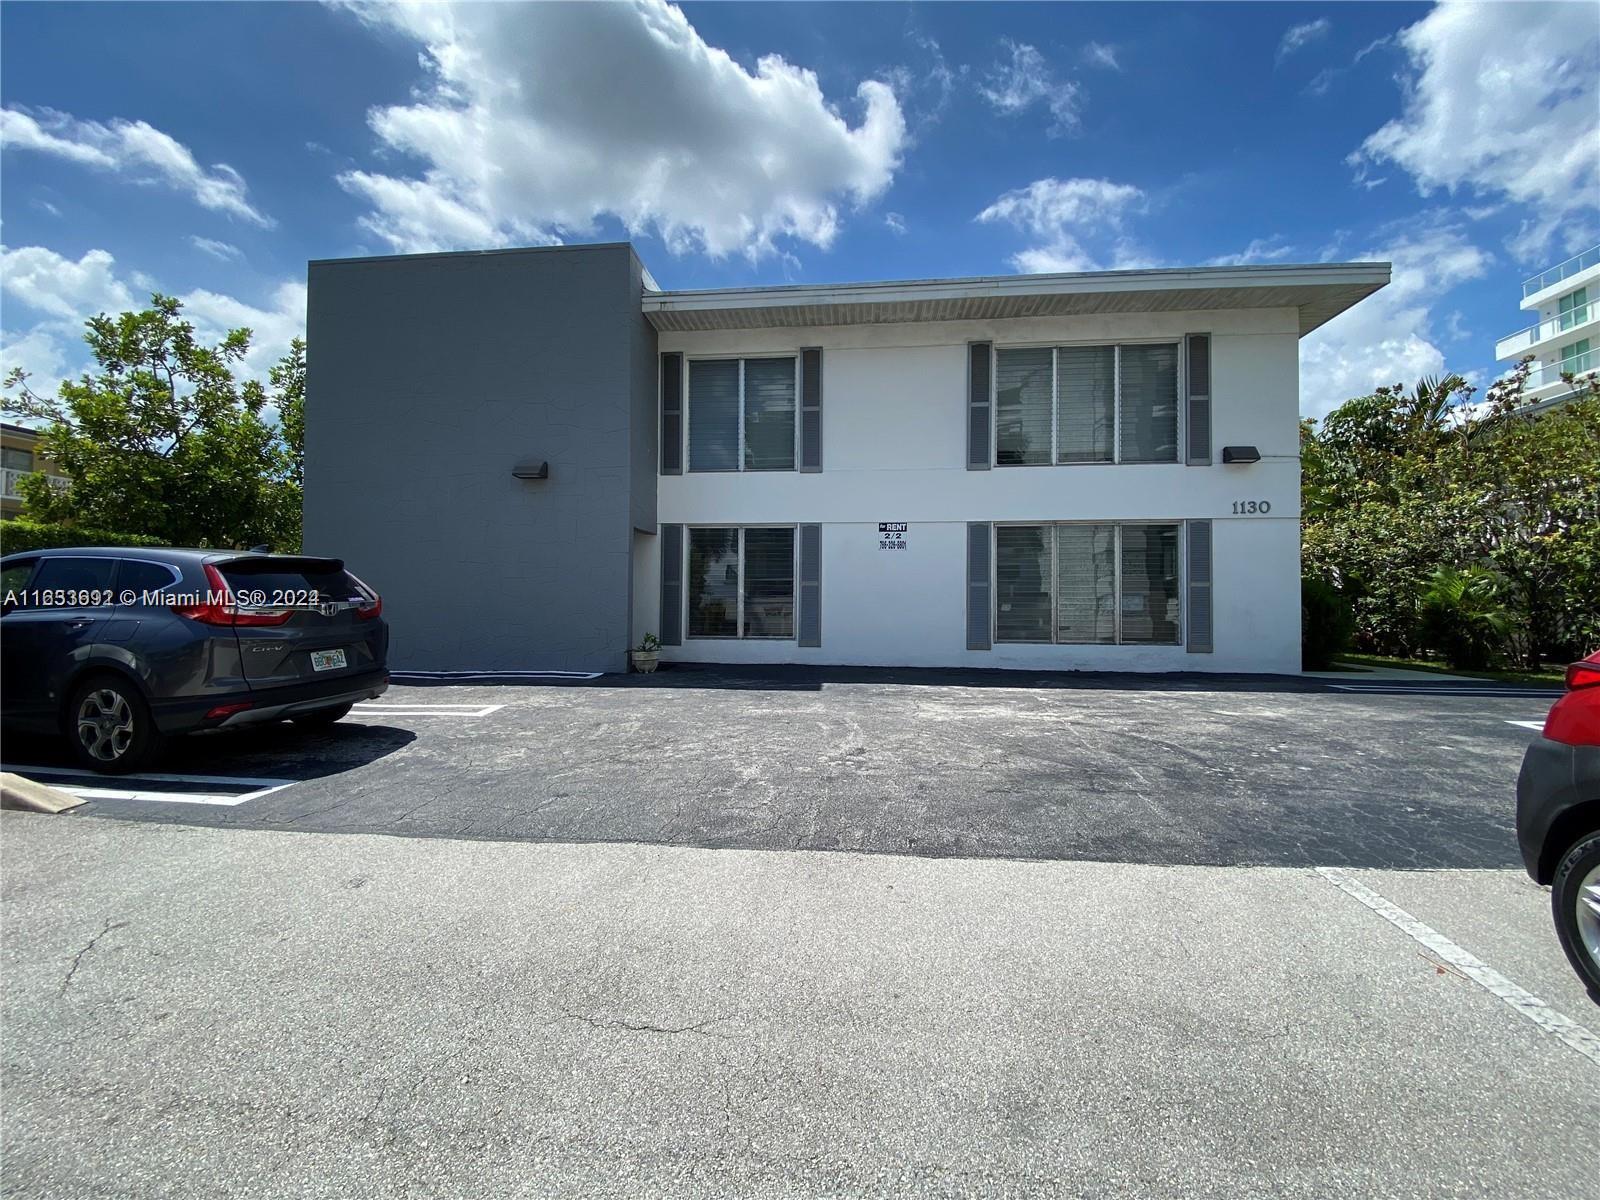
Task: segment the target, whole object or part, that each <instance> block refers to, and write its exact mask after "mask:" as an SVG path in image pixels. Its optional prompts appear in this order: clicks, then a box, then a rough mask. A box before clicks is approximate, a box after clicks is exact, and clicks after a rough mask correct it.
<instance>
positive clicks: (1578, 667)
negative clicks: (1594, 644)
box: [1567, 659, 1600, 692]
mask: <svg viewBox="0 0 1600 1200" xmlns="http://www.w3.org/2000/svg"><path fill="white" fill-rule="evenodd" d="M1596 686H1600V663H1596V662H1590V661H1589V660H1588V659H1584V660H1583V661H1582V662H1575V663H1573V664H1572V665H1571V666H1570V667H1568V668H1567V691H1569V692H1575V691H1577V690H1578V689H1579V688H1586V687H1596Z"/></svg>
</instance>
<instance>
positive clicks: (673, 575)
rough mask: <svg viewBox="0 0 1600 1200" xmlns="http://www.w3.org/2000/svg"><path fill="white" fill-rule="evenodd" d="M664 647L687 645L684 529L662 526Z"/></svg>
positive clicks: (662, 624) (662, 618) (679, 526)
mask: <svg viewBox="0 0 1600 1200" xmlns="http://www.w3.org/2000/svg"><path fill="white" fill-rule="evenodd" d="M660 637H661V644H662V645H663V646H681V645H683V526H682V525H662V526H661V634H660Z"/></svg>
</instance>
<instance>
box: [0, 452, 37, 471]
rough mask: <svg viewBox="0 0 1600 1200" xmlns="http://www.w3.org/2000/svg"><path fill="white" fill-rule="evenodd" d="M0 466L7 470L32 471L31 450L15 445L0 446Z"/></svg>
mask: <svg viewBox="0 0 1600 1200" xmlns="http://www.w3.org/2000/svg"><path fill="white" fill-rule="evenodd" d="M0 467H4V468H5V469H6V470H8V471H28V472H30V473H31V472H32V471H33V451H32V450H22V449H19V448H17V447H15V446H6V447H4V448H0Z"/></svg>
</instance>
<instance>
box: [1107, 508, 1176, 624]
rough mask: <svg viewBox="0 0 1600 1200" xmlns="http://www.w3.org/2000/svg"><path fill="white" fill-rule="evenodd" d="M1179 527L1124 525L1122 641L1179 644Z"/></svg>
mask: <svg viewBox="0 0 1600 1200" xmlns="http://www.w3.org/2000/svg"><path fill="white" fill-rule="evenodd" d="M1179 599H1180V598H1179V594H1178V526H1176V525H1124V526H1122V641H1123V642H1124V644H1143V645H1176V644H1177V643H1178V641H1179V637H1178V634H1179V630H1180V628H1181V621H1180V618H1179V608H1180V604H1179Z"/></svg>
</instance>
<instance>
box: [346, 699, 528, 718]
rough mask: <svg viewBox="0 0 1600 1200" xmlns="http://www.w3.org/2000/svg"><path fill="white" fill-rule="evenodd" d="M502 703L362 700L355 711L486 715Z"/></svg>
mask: <svg viewBox="0 0 1600 1200" xmlns="http://www.w3.org/2000/svg"><path fill="white" fill-rule="evenodd" d="M504 707H505V705H504V704H389V703H386V702H384V701H382V700H364V701H362V702H361V703H360V704H358V705H356V706H355V711H356V712H358V713H360V714H362V715H363V716H368V717H487V716H488V715H489V714H490V713H495V712H499V711H500V710H501V709H502V708H504Z"/></svg>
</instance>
